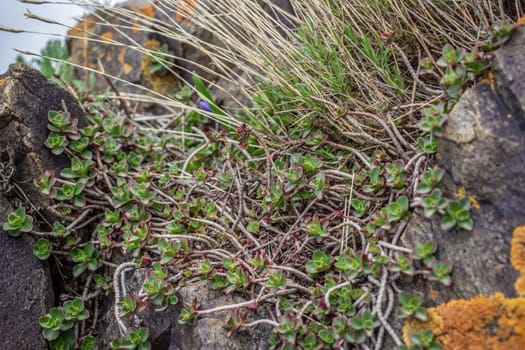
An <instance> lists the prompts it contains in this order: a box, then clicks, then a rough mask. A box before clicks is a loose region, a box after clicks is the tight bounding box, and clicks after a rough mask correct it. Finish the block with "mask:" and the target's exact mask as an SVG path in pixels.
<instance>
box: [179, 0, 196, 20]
mask: <svg viewBox="0 0 525 350" xmlns="http://www.w3.org/2000/svg"><path fill="white" fill-rule="evenodd" d="M198 3H199V1H198V0H182V1H181V2H180V5H179V6H178V7H177V14H176V15H175V20H176V21H177V22H179V23H180V22H182V21H183V20H184V19H186V18H189V17H191V13H190V12H189V11H188V10H190V11H193V10H195V8H196V7H197V4H198Z"/></svg>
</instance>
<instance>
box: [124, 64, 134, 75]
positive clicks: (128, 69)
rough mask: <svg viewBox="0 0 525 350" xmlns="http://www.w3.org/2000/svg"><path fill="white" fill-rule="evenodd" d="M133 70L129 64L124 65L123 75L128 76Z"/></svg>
mask: <svg viewBox="0 0 525 350" xmlns="http://www.w3.org/2000/svg"><path fill="white" fill-rule="evenodd" d="M132 70H133V66H132V65H131V64H127V63H125V64H124V74H129V73H130V72H131V71H132Z"/></svg>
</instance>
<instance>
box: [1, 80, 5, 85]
mask: <svg viewBox="0 0 525 350" xmlns="http://www.w3.org/2000/svg"><path fill="white" fill-rule="evenodd" d="M4 83H5V78H2V79H0V86H2V85H4Z"/></svg>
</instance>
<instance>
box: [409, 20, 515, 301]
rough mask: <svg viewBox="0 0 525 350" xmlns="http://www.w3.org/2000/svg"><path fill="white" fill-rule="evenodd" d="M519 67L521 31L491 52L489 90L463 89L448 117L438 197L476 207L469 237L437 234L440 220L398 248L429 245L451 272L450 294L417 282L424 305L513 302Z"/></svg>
mask: <svg viewBox="0 0 525 350" xmlns="http://www.w3.org/2000/svg"><path fill="white" fill-rule="evenodd" d="M523 62H525V28H521V29H520V30H518V31H517V32H516V33H515V34H514V36H513V37H512V39H511V40H510V41H509V42H508V43H507V44H506V45H505V46H504V47H503V48H501V49H500V50H499V51H498V52H497V53H496V59H495V62H494V68H493V74H494V80H495V89H494V90H493V89H492V87H491V86H490V85H489V84H488V83H480V84H478V85H477V86H475V87H473V88H471V89H469V90H467V91H466V92H465V93H464V94H463V96H462V97H461V99H460V101H459V102H458V104H457V105H456V106H455V107H454V109H453V111H452V112H451V113H450V115H449V119H448V122H447V126H446V129H445V132H444V135H443V137H442V139H441V140H440V144H439V145H440V149H439V152H438V157H437V161H438V165H439V166H440V167H441V168H443V169H444V170H445V172H446V174H445V179H444V187H445V188H444V190H445V193H448V194H454V193H456V192H457V191H458V190H459V188H460V187H464V188H465V190H466V194H467V196H469V197H470V198H472V199H473V200H474V203H476V202H477V203H479V207H478V208H474V207H473V208H472V210H471V216H472V217H473V219H474V229H473V231H472V232H467V231H449V232H444V231H443V230H442V229H441V228H440V220H441V219H440V218H433V219H432V220H428V219H425V218H424V217H423V216H422V215H416V216H414V217H413V218H412V219H411V222H410V223H409V225H408V227H407V230H406V232H405V234H404V236H403V242H404V243H405V245H407V246H414V245H415V244H416V242H419V241H429V240H433V241H435V242H436V243H437V244H438V247H439V248H438V249H439V250H438V258H439V259H440V260H446V261H449V262H452V263H453V265H454V271H453V278H454V284H453V285H452V286H451V287H450V288H445V287H441V286H439V285H436V284H430V283H416V288H417V289H420V290H422V291H423V292H424V295H425V296H427V305H429V306H430V305H433V304H439V303H442V302H446V301H449V300H451V299H458V298H459V299H468V298H472V297H475V296H477V295H479V294H484V295H491V294H493V293H496V292H503V293H504V294H505V295H506V296H509V297H511V296H515V291H514V281H515V280H516V278H517V276H518V274H517V272H516V271H515V270H514V269H513V268H512V266H511V265H510V261H509V254H510V241H511V238H512V233H513V231H514V229H515V228H516V227H518V226H522V225H524V224H525V217H524V215H523V213H525V143H524V137H525V113H524V111H525V82H524V78H525V65H524V64H523ZM431 290H433V291H434V292H436V291H437V292H438V294H436V293H433V294H432V293H430V292H431ZM431 295H433V296H434V298H430V296H431Z"/></svg>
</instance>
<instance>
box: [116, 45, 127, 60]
mask: <svg viewBox="0 0 525 350" xmlns="http://www.w3.org/2000/svg"><path fill="white" fill-rule="evenodd" d="M125 58H126V48H125V47H123V48H122V49H121V50H120V53H119V54H118V56H117V59H118V61H119V62H120V63H122V64H124V63H125V62H124V60H125Z"/></svg>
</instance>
